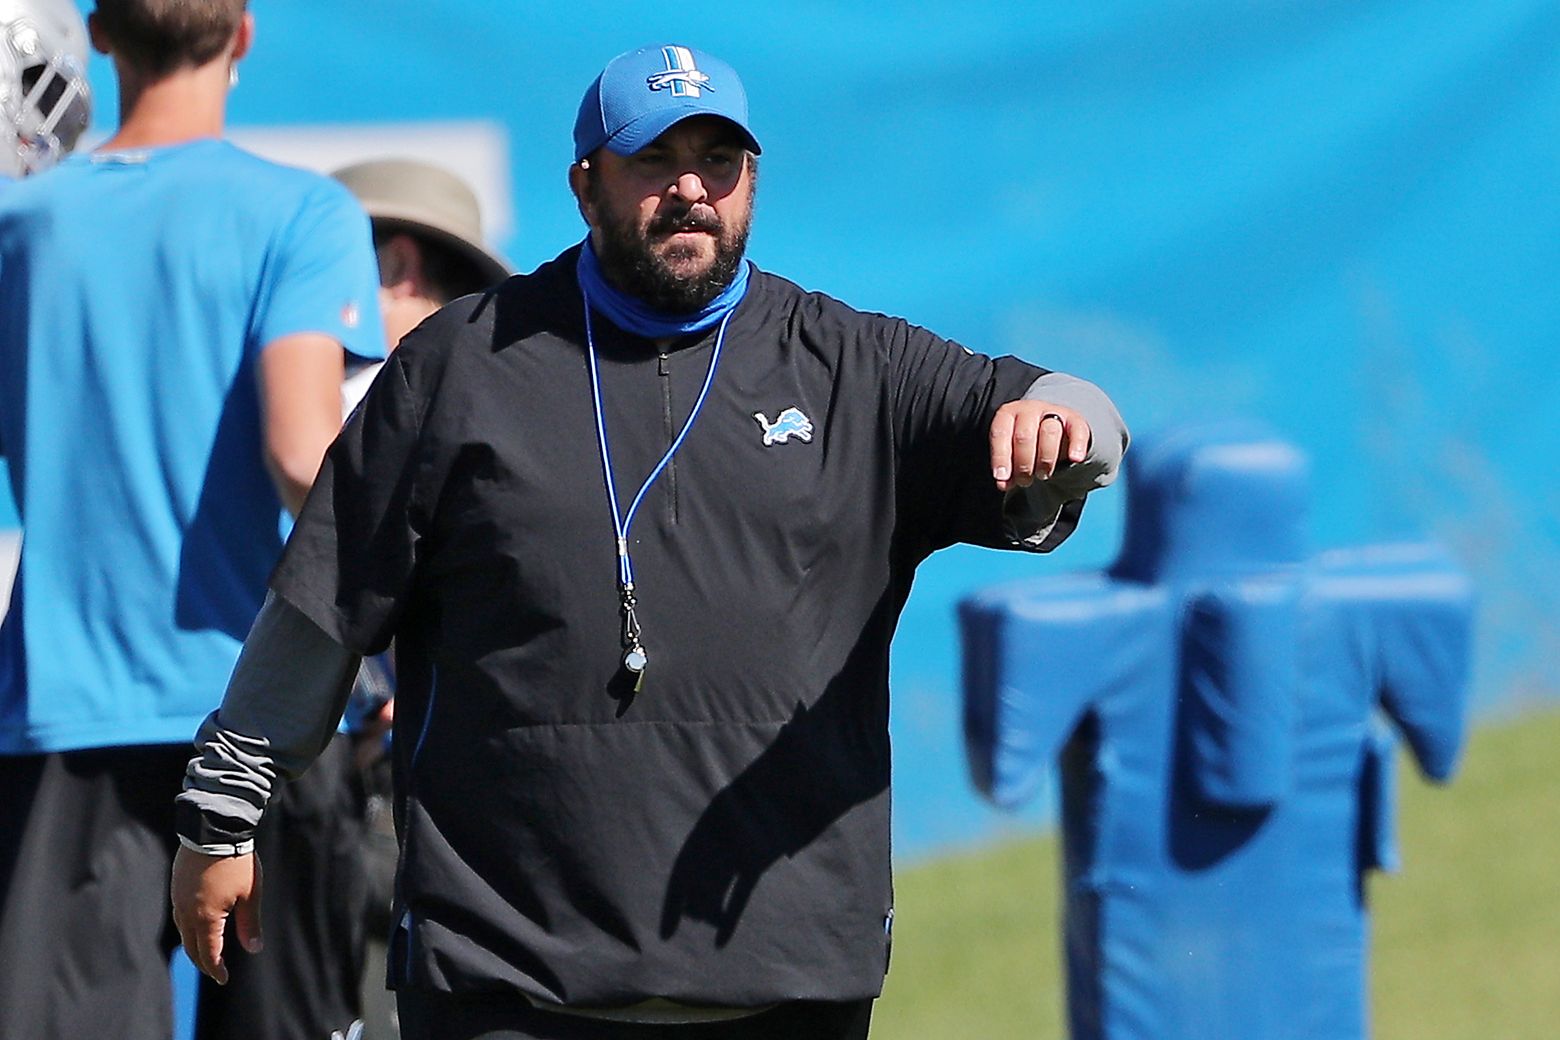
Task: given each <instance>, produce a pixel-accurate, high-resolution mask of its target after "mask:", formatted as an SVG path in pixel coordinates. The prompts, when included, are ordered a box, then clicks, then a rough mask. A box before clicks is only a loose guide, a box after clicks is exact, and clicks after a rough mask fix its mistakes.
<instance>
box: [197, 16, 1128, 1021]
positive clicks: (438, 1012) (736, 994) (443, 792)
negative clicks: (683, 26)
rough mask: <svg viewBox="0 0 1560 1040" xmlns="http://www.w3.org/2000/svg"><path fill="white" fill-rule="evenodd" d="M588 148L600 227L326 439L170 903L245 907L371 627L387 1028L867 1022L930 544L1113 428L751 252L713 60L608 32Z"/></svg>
mask: <svg viewBox="0 0 1560 1040" xmlns="http://www.w3.org/2000/svg"><path fill="white" fill-rule="evenodd" d="M574 143H575V159H576V161H575V164H574V165H573V166H572V167H571V169H570V171H569V182H570V186H571V187H572V189H573V191H574V195H575V197H576V199H577V201H578V204H579V208H580V213H581V214H582V215H583V217H584V218H585V222H586V223H587V224H588V225H589V228H590V231H589V235H588V236H587V238H586V239H585V241H584V242H582V243H581V244H580V245H579V246H577V247H574V248H572V249H569V250H567V251H566V252H564V253H563V254H562V255H561V256H560V257H558V258H557V259H556V260H554V261H552V262H551V263H548V264H545V265H543V266H542V267H541V268H540V269H538V270H537V271H536V272H534V273H532V274H530V275H526V276H523V277H516V278H511V279H509V280H508V281H507V282H505V283H504V284H503V285H502V286H500V287H499V288H497V289H496V290H494V291H492V292H490V293H488V294H486V295H484V296H482V297H479V298H477V297H474V298H467V299H465V300H461V301H457V302H456V303H454V304H452V305H450V306H448V307H446V308H444V309H443V310H442V311H440V312H439V313H438V314H437V315H435V316H434V317H433V318H431V319H430V320H429V321H428V322H426V323H425V324H424V325H423V326H422V327H421V328H420V329H418V330H417V331H415V332H413V333H412V334H411V335H410V336H408V337H407V338H406V339H405V340H404V341H403V342H402V345H401V347H400V349H399V350H398V351H396V353H395V354H394V355H393V356H392V357H391V359H390V360H389V361H388V362H387V363H386V366H385V369H384V371H383V372H382V373H381V375H380V377H379V378H378V380H377V381H376V382H375V385H374V387H373V389H372V390H371V391H370V392H369V395H368V397H367V398H366V400H365V402H364V405H363V408H362V409H361V410H360V412H359V413H358V414H357V415H356V416H355V417H354V418H353V419H352V421H351V422H350V423H349V424H348V426H347V428H346V430H345V431H344V432H343V434H342V436H341V438H340V440H338V442H337V443H336V445H335V446H334V447H333V448H332V450H331V452H330V454H329V456H328V458H327V461H326V464H325V466H324V468H323V470H322V471H321V473H320V476H319V479H318V482H317V484H316V487H315V490H314V493H313V495H312V496H311V498H310V499H309V502H308V505H307V506H306V507H305V509H304V511H303V513H302V515H301V516H300V518H299V522H298V525H297V528H296V530H295V532H294V534H293V538H292V541H291V543H290V545H289V548H288V550H287V554H286V556H285V558H284V560H283V562H282V564H281V565H280V567H279V568H278V570H277V572H276V574H275V575H274V577H273V580H272V594H271V597H270V598H269V600H268V602H267V605H266V607H265V608H264V609H263V610H262V612H261V616H260V618H259V620H258V621H257V622H256V626H255V629H254V631H253V632H252V633H251V635H250V638H249V641H248V643H247V644H246V647H245V651H244V656H243V658H242V659H241V661H240V663H239V666H238V668H237V669H236V671H235V674H234V676H233V679H232V682H231V684H230V685H229V687H228V691H227V696H226V698H225V700H224V702H223V706H222V708H221V709H220V710H219V711H218V712H216V713H215V714H214V715H213V716H212V717H211V718H210V719H208V720H207V722H206V723H205V725H204V726H203V727H202V729H201V733H200V737H199V740H198V743H199V746H200V749H201V752H202V753H201V755H200V756H199V757H198V758H196V759H195V760H194V761H192V762H191V764H190V771H189V777H188V782H187V787H186V791H185V793H184V794H183V795H182V796H181V799H180V806H179V809H180V830H181V839H182V841H183V844H184V851H183V852H182V853H181V854H180V859H179V862H178V863H177V864H176V866H175V870H174V885H173V891H174V905H175V915H176V918H177V919H178V921H179V924H180V929H181V931H182V933H183V936H184V940H185V944H186V948H187V949H188V950H189V951H190V953H191V956H192V957H194V958H195V960H196V963H198V964H199V965H200V966H201V967H202V968H203V970H206V971H208V972H220V971H221V970H222V968H221V958H222V947H223V942H224V937H223V925H224V919H225V918H227V917H228V916H230V915H231V916H232V917H234V918H236V924H237V935H238V938H239V939H240V941H244V942H246V943H250V942H253V941H254V940H255V938H256V935H255V921H256V920H257V917H256V914H255V907H254V905H255V901H256V899H257V898H258V891H257V889H256V888H255V885H254V880H255V878H256V876H257V872H258V868H257V866H256V864H255V863H254V861H253V857H252V856H251V855H248V854H247V853H248V849H249V843H250V838H251V835H252V831H253V827H254V822H255V820H256V819H257V818H258V816H259V814H260V812H261V809H262V807H263V805H264V801H265V795H266V792H267V791H268V789H269V785H270V783H271V781H272V779H273V778H274V777H275V776H276V775H277V774H278V773H281V774H286V775H291V774H293V773H295V772H297V771H298V770H300V769H302V768H303V767H304V765H306V764H307V762H308V760H309V757H310V755H311V754H312V753H313V752H314V751H315V749H316V748H317V747H319V746H321V745H322V744H323V743H324V741H325V740H326V739H327V738H328V736H329V734H330V732H331V731H332V729H333V728H334V725H335V719H336V717H337V715H338V714H339V712H340V708H341V703H342V700H343V698H344V697H345V694H346V690H347V687H348V685H349V684H350V679H351V676H352V674H353V671H354V669H355V666H356V661H357V658H358V656H359V655H363V654H372V653H376V652H378V651H379V650H382V649H383V648H384V646H385V645H386V644H387V643H388V642H389V641H390V639H392V638H394V639H395V640H396V646H397V653H398V664H399V669H400V675H399V682H400V686H399V692H398V697H399V700H398V704H399V707H398V710H397V713H396V721H395V727H396V734H395V749H394V758H395V773H396V801H397V813H398V815H397V819H398V823H399V836H400V841H401V845H402V855H401V864H400V871H399V883H398V890H397V913H398V921H399V925H398V927H397V929H396V933H395V937H394V941H393V948H392V952H391V967H390V980H389V981H390V983H391V985H392V986H393V987H394V988H395V989H396V990H397V999H398V1001H399V1003H400V1007H401V1024H402V1029H403V1035H405V1036H406V1037H408V1038H410V1040H421V1038H440V1040H443V1038H454V1037H460V1038H474V1037H532V1038H539V1037H592V1038H597V1037H599V1038H613V1040H633V1038H641V1040H643V1038H649V1037H671V1036H687V1037H690V1038H692V1037H703V1038H711V1040H714V1038H721V1037H743V1038H767V1037H807V1038H812V1040H816V1038H822V1040H831V1038H848V1037H864V1036H865V1035H866V1033H867V1028H868V1022H869V1019H870V1015H871V1005H872V1000H873V999H874V998H875V997H876V995H877V994H878V992H879V990H880V989H881V986H882V981H883V977H884V973H885V971H886V970H887V963H888V950H889V942H890V936H891V925H892V921H893V909H892V893H891V883H890V862H889V859H890V857H889V740H888V651H889V641H890V638H891V636H892V634H893V631H894V626H895V624H896V621H897V619H898V616H899V613H900V610H901V608H902V607H903V605H904V602H905V598H906V596H907V595H908V593H909V590H910V583H911V579H912V577H913V576H914V573H915V568H916V566H917V565H918V564H919V563H920V561H921V560H923V559H925V558H926V556H927V555H928V554H930V553H931V552H932V551H934V550H936V549H938V548H940V547H942V546H946V545H949V544H952V543H954V542H960V541H963V542H972V543H975V544H979V545H986V546H992V547H997V548H1017V549H1028V550H1033V551H1046V550H1049V549H1051V548H1053V547H1054V546H1055V545H1057V544H1058V543H1059V542H1061V540H1062V539H1064V538H1065V537H1066V536H1067V535H1068V534H1069V533H1070V532H1071V531H1072V529H1073V527H1074V525H1075V524H1076V522H1077V519H1078V515H1079V512H1080V511H1081V508H1082V504H1083V498H1084V495H1085V494H1086V493H1087V492H1088V491H1089V490H1091V489H1093V488H1096V487H1100V486H1103V485H1104V484H1106V483H1109V481H1110V480H1111V479H1112V478H1113V476H1114V474H1115V472H1116V467H1117V465H1118V463H1119V461H1120V458H1121V454H1122V452H1123V451H1124V450H1125V447H1126V431H1125V429H1124V427H1123V426H1122V424H1121V421H1120V418H1119V417H1118V416H1117V415H1116V412H1115V409H1114V408H1113V407H1112V406H1111V405H1110V403H1109V401H1108V400H1107V399H1106V398H1105V396H1104V395H1103V394H1101V393H1100V392H1099V391H1098V390H1097V389H1095V388H1094V387H1093V386H1091V385H1089V384H1087V383H1084V382H1082V381H1080V380H1076V379H1072V378H1070V377H1067V376H1062V375H1059V374H1056V373H1047V372H1045V371H1044V370H1043V369H1039V368H1036V367H1034V366H1032V365H1029V364H1026V363H1024V362H1021V361H1018V360H1015V359H1013V358H1001V359H996V360H993V359H990V358H987V357H983V356H981V355H978V354H974V353H971V352H969V351H967V350H965V349H963V348H962V347H959V346H958V345H956V344H953V343H950V342H948V341H947V340H943V339H940V338H938V337H936V336H934V335H932V334H931V333H929V332H927V331H925V330H923V329H919V328H916V327H914V326H912V325H909V324H907V323H905V322H904V321H901V320H899V319H896V318H888V317H884V316H881V315H874V314H864V313H861V312H859V311H855V310H852V309H851V308H849V307H847V306H845V305H844V304H842V303H840V302H838V301H836V300H833V299H830V298H829V297H827V296H823V295H820V294H816V293H808V292H804V291H803V290H802V289H800V288H798V287H797V286H795V285H794V284H792V283H790V282H788V281H786V280H784V279H782V278H779V277H777V276H775V275H771V274H768V273H765V272H762V271H759V270H758V269H757V268H756V267H754V266H753V265H752V264H751V263H749V262H747V261H746V260H745V259H744V251H745V247H746V242H747V235H748V228H749V222H750V218H751V214H752V204H753V192H754V184H755V181H756V176H757V156H758V153H759V150H760V149H759V143H758V140H757V139H756V138H755V137H754V135H753V133H752V131H751V130H750V128H749V126H748V117H747V103H746V98H745V95H744V93H743V90H742V85H741V83H740V81H739V80H738V79H737V76H736V73H735V72H734V71H733V70H732V69H731V68H730V67H729V66H727V65H726V64H725V63H723V62H721V61H719V60H717V59H716V58H714V57H712V56H710V55H708V54H705V53H702V52H700V51H697V50H693V49H692V48H688V47H684V46H665V47H651V48H645V49H642V50H639V51H634V52H631V53H628V54H624V55H621V56H619V57H618V58H616V59H614V60H613V61H612V62H611V63H609V64H608V65H607V67H606V69H605V70H604V71H603V72H602V74H601V75H600V76H599V77H598V78H597V79H596V81H595V82H594V83H593V84H592V85H591V87H590V88H589V90H588V91H587V92H586V95H585V99H584V101H583V103H582V104H581V106H580V113H579V118H578V120H577V122H576V125H575V131H574Z"/></svg>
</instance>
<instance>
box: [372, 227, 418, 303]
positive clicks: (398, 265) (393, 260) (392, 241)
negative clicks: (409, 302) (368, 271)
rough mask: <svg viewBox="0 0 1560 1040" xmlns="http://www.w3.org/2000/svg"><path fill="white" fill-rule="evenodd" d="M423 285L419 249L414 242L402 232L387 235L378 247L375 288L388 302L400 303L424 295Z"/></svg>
mask: <svg viewBox="0 0 1560 1040" xmlns="http://www.w3.org/2000/svg"><path fill="white" fill-rule="evenodd" d="M423 281H424V279H423V256H422V248H421V247H420V246H418V244H417V240H416V239H414V238H413V237H412V236H411V235H408V234H406V233H405V232H401V233H399V234H395V235H391V236H390V238H389V240H387V241H386V242H385V244H384V245H382V246H380V247H379V284H380V285H381V286H383V287H384V288H386V289H388V290H389V291H390V295H391V297H392V298H394V299H402V298H404V297H407V296H426V295H428V293H427V286H426V285H424V284H423Z"/></svg>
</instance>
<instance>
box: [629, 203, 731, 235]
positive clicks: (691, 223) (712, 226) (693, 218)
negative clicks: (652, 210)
mask: <svg viewBox="0 0 1560 1040" xmlns="http://www.w3.org/2000/svg"><path fill="white" fill-rule="evenodd" d="M724 227H725V225H723V224H722V223H721V219H720V217H719V216H718V215H717V214H716V213H715V211H714V210H712V209H690V210H687V211H686V212H683V213H663V214H660V215H659V216H656V217H655V218H653V219H652V220H651V221H650V227H649V228H648V229H647V230H648V231H649V233H650V234H652V235H671V234H675V233H676V232H678V231H704V232H707V233H709V234H711V235H715V236H716V237H719V236H720V233H721V231H722V230H724Z"/></svg>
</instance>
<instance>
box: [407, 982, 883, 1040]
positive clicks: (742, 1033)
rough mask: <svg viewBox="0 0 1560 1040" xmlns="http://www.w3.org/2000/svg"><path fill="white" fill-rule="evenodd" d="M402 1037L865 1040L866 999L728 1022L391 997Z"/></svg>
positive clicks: (516, 1002)
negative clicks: (670, 1021) (654, 1020)
mask: <svg viewBox="0 0 1560 1040" xmlns="http://www.w3.org/2000/svg"><path fill="white" fill-rule="evenodd" d="M396 1003H397V1005H398V1007H399V1008H400V1013H401V1038H402V1040H866V1036H867V1028H868V1026H869V1025H870V1024H871V1021H872V1001H870V1000H860V1001H852V1002H849V1003H832V1002H826V1001H796V1002H793V1003H788V1004H781V1005H779V1006H777V1007H774V1008H771V1009H770V1010H768V1011H764V1012H760V1013H759V1014H756V1015H750V1016H748V1017H746V1018H738V1019H732V1020H731V1021H728V1022H705V1023H699V1024H695V1025H638V1024H634V1023H627V1022H610V1021H605V1020H602V1019H593V1018H585V1017H582V1016H580V1015H560V1014H557V1013H556V1012H548V1011H539V1010H537V1009H536V1008H534V1007H532V1006H531V1005H530V1004H529V1003H528V1002H526V1001H525V1000H524V998H522V997H519V996H512V997H511V996H490V995H486V994H483V995H470V994H461V995H455V994H450V993H430V992H427V991H425V990H401V991H400V992H398V993H397V994H396Z"/></svg>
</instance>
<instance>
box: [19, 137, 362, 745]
mask: <svg viewBox="0 0 1560 1040" xmlns="http://www.w3.org/2000/svg"><path fill="white" fill-rule="evenodd" d="M377 290H378V277H377V270H376V265H375V260H374V255H373V246H372V241H371V238H370V233H369V227H368V218H367V217H366V216H365V215H364V213H363V211H362V209H361V208H360V207H359V206H358V205H357V203H356V202H355V201H354V200H353V199H352V197H351V196H350V195H349V194H348V193H347V191H346V190H345V189H344V188H342V187H341V186H340V185H338V184H337V183H335V182H334V181H331V180H329V179H327V178H325V177H321V176H318V175H316V174H313V173H307V172H304V171H302V170H296V169H291V168H288V167H284V166H278V165H276V164H273V163H269V162H266V161H264V160H261V159H259V158H257V157H255V156H252V155H250V154H248V153H246V152H244V151H242V150H240V149H238V148H236V147H234V146H233V145H231V144H228V143H226V142H224V141H218V140H201V141H195V142H192V143H188V144H182V145H176V146H172V147H167V148H157V149H151V150H147V151H138V152H117V153H100V154H96V155H78V156H73V157H71V158H68V159H66V160H65V161H64V162H63V163H61V164H60V166H59V167H57V168H56V169H54V170H52V171H50V172H48V173H46V174H43V175H41V176H37V177H31V178H28V179H27V180H24V181H21V182H19V183H16V184H11V185H7V186H6V187H5V188H4V190H3V191H0V454H3V455H4V456H6V457H7V459H8V461H9V463H10V478H11V487H12V490H13V491H14V493H15V497H16V501H17V505H18V508H19V511H20V514H21V520H22V531H23V548H22V562H21V569H20V572H19V573H18V576H17V580H16V584H15V586H14V588H13V590H12V597H11V607H10V611H9V613H8V614H7V615H6V618H5V620H4V623H3V625H0V753H11V754H16V753H29V752H43V751H58V750H68V749H73V748H84V747H104V746H114V745H132V744H171V743H185V742H187V741H189V740H190V739H191V735H192V734H193V733H194V732H195V729H196V727H197V726H198V725H199V723H200V721H201V719H202V718H203V717H204V716H205V715H206V713H208V712H209V711H211V710H212V709H213V708H214V707H215V706H216V705H217V703H218V702H219V701H220V700H221V696H222V691H223V687H224V686H225V684H226V682H227V678H228V674H229V672H231V670H232V667H233V662H234V661H235V660H236V658H237V655H238V649H239V645H240V643H241V641H242V640H243V637H244V635H245V634H246V633H247V632H248V630H249V625H250V622H251V621H252V620H253V619H254V616H255V613H256V611H257V610H258V609H259V606H260V603H261V600H262V598H263V596H264V592H265V583H266V578H267V576H268V575H269V573H270V569H271V567H272V565H273V564H274V563H275V562H276V559H277V556H278V555H279V553H280V551H281V534H280V521H281V517H282V507H281V503H280V500H279V499H278V497H277V492H276V490H275V487H274V486H273V484H272V482H271V480H270V478H269V476H268V475H267V473H266V470H265V467H264V464H263V462H262V453H261V452H262V448H261V443H262V442H261V414H260V400H259V392H258V386H257V382H256V368H255V362H256V359H257V358H258V357H259V355H260V353H261V352H262V351H263V350H264V349H265V347H266V346H267V345H268V344H270V343H273V342H275V341H276V340H277V339H279V338H281V337H284V336H287V335H290V334H294V333H305V332H315V333H324V334H325V335H328V336H331V337H333V338H334V339H336V340H337V341H339V342H340V343H341V344H342V345H343V346H344V347H345V348H346V349H347V350H348V351H350V352H352V353H354V354H358V355H362V356H364V357H369V358H373V357H382V356H383V354H384V333H383V331H382V327H381V324H380V320H379V310H378V305H377Z"/></svg>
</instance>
